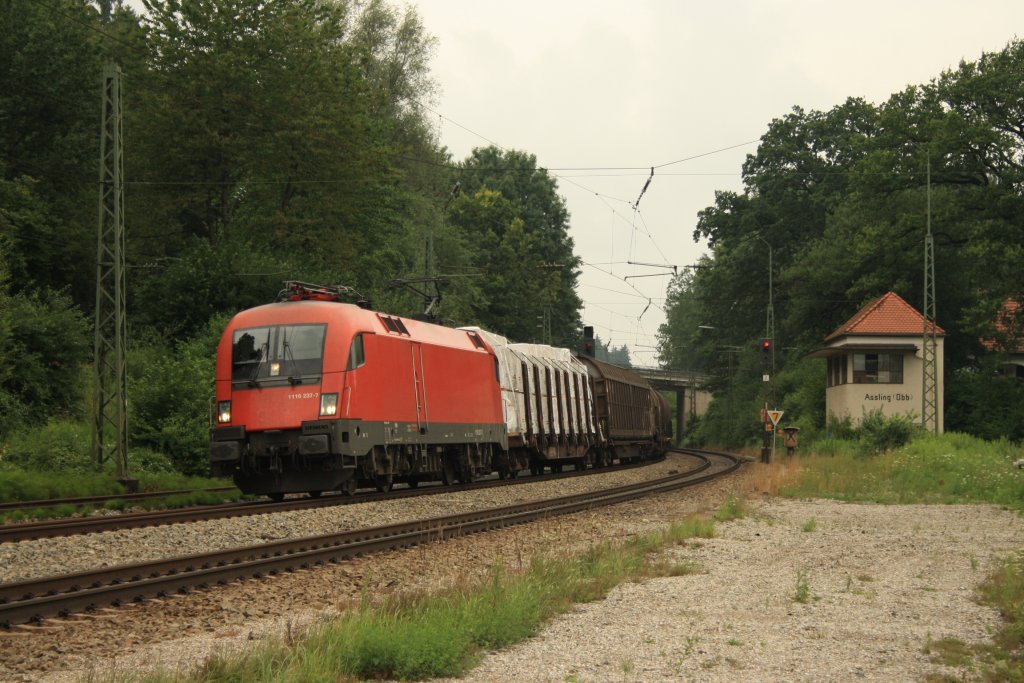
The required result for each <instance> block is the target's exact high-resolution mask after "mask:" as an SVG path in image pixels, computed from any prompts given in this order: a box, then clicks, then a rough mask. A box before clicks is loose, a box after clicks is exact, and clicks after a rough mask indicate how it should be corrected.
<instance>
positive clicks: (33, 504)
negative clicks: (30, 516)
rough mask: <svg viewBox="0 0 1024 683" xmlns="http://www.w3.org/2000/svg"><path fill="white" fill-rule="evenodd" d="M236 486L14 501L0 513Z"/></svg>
mask: <svg viewBox="0 0 1024 683" xmlns="http://www.w3.org/2000/svg"><path fill="white" fill-rule="evenodd" d="M237 490H238V489H237V488H235V487H234V486H216V487H213V488H207V489H175V490H172V491H144V492H142V493H117V494H111V495H107V496H79V497H77V498H46V499H40V500H12V501H8V502H6V503H0V512H7V511H9V510H45V509H47V508H55V507H59V506H63V505H74V506H76V507H77V506H82V507H84V506H86V505H103V504H104V503H108V502H110V501H114V500H124V501H129V502H130V501H133V500H149V499H152V498H169V497H171V496H180V495H183V494H188V493H224V492H225V491H237Z"/></svg>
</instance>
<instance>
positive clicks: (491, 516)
mask: <svg viewBox="0 0 1024 683" xmlns="http://www.w3.org/2000/svg"><path fill="white" fill-rule="evenodd" d="M683 452H685V453H689V454H691V455H696V456H697V457H699V458H701V459H702V460H703V462H702V464H701V465H700V466H698V467H695V468H692V469H690V470H688V471H686V472H681V473H676V474H673V475H670V476H667V477H662V478H660V479H656V480H652V481H647V482H642V483H639V484H630V485H626V486H619V487H615V488H611V489H603V490H599V491H594V492H589V493H583V494H577V495H574V496H570V497H563V498H555V499H548V500H541V501H533V502H529V503H523V504H519V505H512V506H506V507H501V508H494V509H490V510H481V511H476V512H470V513H460V514H455V515H446V516H441V517H434V518H430V519H422V520H416V521H412V522H408V523H402V524H394V525H389V526H381V527H372V528H366V529H360V530H356V531H349V532H343V533H336V534H327V535H322V536H315V537H309V538H302V539H290V540H285V541H279V542H274V543H269V544H261V545H256V546H247V547H242V548H234V549H230V550H222V551H217V552H212V553H205V554H198V555H189V556H182V557H176V558H170V559H165V560H159V561H155V562H146V563H139V564H132V565H122V566H118V567H109V568H104V569H100V570H96V571H87V572H79V573H75V574H68V575H62V576H54V577H47V578H42V579H35V580H28V581H21V582H14V583H9V584H0V626H2V627H4V628H10V627H12V626H14V625H17V624H23V623H39V622H41V621H42V620H43V619H46V618H49V617H56V616H68V615H71V614H73V613H76V612H83V611H92V610H97V609H103V608H108V607H117V606H121V605H124V604H128V603H133V602H142V601H145V600H147V599H149V598H153V597H158V598H159V597H162V596H168V595H173V594H177V593H187V592H189V591H191V590H193V589H195V588H209V587H212V586H215V585H218V584H226V583H229V582H231V581H234V580H237V579H242V578H249V577H254V578H260V577H264V576H271V575H275V574H278V573H281V572H291V571H295V570H299V569H307V568H312V567H316V566H322V565H325V564H328V563H336V562H341V561H344V560H347V559H351V558H354V557H359V556H362V555H368V554H372V553H379V552H385V551H389V550H395V549H398V548H405V547H410V546H415V545H420V544H424V543H430V542H434V541H438V540H442V539H446V538H451V537H454V536H461V535H467V534H474V533H481V532H484V531H488V530H492V529H499V528H503V527H507V526H512V525H516V524H524V523H527V522H530V521H534V520H536V519H540V518H544V517H551V516H557V515H564V514H569V513H573V512H578V511H581V510H586V509H590V508H595V507H599V506H603V505H614V504H617V503H621V502H625V501H628V500H632V499H635V498H640V497H643V496H648V495H654V494H657V493H664V492H667V491H672V490H675V489H679V488H682V487H686V486H692V485H695V484H698V483H702V482H705V481H708V480H710V479H713V478H716V477H719V476H722V475H724V474H727V473H729V472H732V471H734V470H735V469H737V468H738V467H739V466H740V464H741V463H742V461H741V460H740V459H739V458H737V457H735V456H731V455H728V454H720V453H710V452H698V451H692V450H684V451H683Z"/></svg>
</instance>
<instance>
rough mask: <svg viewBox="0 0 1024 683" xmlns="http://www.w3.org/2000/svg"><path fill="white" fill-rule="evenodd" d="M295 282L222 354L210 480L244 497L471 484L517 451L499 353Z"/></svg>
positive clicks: (463, 334) (464, 335)
mask: <svg viewBox="0 0 1024 683" xmlns="http://www.w3.org/2000/svg"><path fill="white" fill-rule="evenodd" d="M344 289H345V288H332V287H319V286H315V285H308V284H304V283H299V282H290V283H287V289H286V290H285V291H284V292H282V297H279V301H278V302H277V303H273V304H268V305H265V306H259V307H256V308H253V309H250V310H247V311H243V312H241V313H239V314H238V315H236V316H235V317H234V318H233V319H232V320H231V322H230V323H229V324H228V326H227V329H225V330H224V334H223V336H222V337H221V341H220V345H219V346H218V349H217V374H216V385H217V391H216V414H215V426H214V427H213V429H212V430H211V443H210V456H211V462H212V465H213V469H214V473H215V474H219V475H229V476H233V477H234V480H235V483H236V484H237V485H238V487H239V488H240V489H241V490H242V491H244V492H246V493H258V494H268V495H270V496H271V497H273V498H280V497H281V496H283V495H284V494H285V493H288V492H308V493H310V494H311V495H319V494H320V492H321V491H329V490H339V489H340V490H345V491H353V490H354V489H355V488H356V487H358V486H370V485H372V486H376V487H377V488H378V489H379V490H387V489H389V488H390V487H391V485H392V483H393V481H395V480H396V479H399V480H404V481H406V482H407V483H408V484H409V485H410V486H415V485H416V484H417V483H418V482H419V481H420V480H421V479H441V480H443V481H445V482H446V483H450V482H453V481H469V480H472V479H473V478H474V477H475V476H477V475H478V474H484V473H489V472H491V471H492V470H494V469H498V470H499V471H500V470H501V469H502V466H505V467H507V464H504V463H502V462H500V461H501V459H502V457H504V456H505V455H506V454H507V451H508V438H507V436H506V429H505V421H504V416H503V409H502V397H501V390H500V387H499V383H498V375H497V370H496V361H495V354H494V351H493V350H492V349H491V347H490V346H489V344H488V343H487V341H486V340H485V339H484V338H483V337H482V335H480V334H479V333H478V332H476V331H473V330H454V329H450V328H446V327H441V326H439V325H433V324H430V323H426V322H419V321H415V320H410V319H407V318H400V317H396V316H392V315H387V314H384V313H378V312H375V311H371V310H367V309H366V308H362V307H360V306H358V305H355V304H350V303H344V302H343V296H344V295H345V294H346V293H347V292H346V291H343V290H344Z"/></svg>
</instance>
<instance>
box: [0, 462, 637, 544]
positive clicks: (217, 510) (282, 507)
mask: <svg viewBox="0 0 1024 683" xmlns="http://www.w3.org/2000/svg"><path fill="white" fill-rule="evenodd" d="M630 467H642V465H616V466H615V468H618V469H625V468H630ZM610 469H613V468H602V469H597V470H594V469H591V470H585V471H582V472H578V471H576V472H563V473H553V474H546V475H542V476H541V477H537V476H536V475H534V476H530V477H525V478H518V477H517V478H515V479H504V480H502V479H494V480H484V481H477V482H473V483H469V484H459V485H458V486H457V487H456V488H457V490H459V491H470V490H473V489H481V488H492V487H496V486H512V485H515V484H522V483H528V482H531V481H541V480H544V481H549V480H552V479H561V478H569V477H578V476H586V475H588V474H594V473H598V472H607V471H609V470H610ZM441 488H442V487H441V485H440V484H421V485H420V486H419V487H418V488H415V489H412V488H410V489H395V490H392V491H389V492H387V493H377V492H369V491H364V492H362V493H357V494H356V495H354V496H349V495H344V494H341V493H337V494H328V495H324V496H322V497H319V498H288V499H285V500H283V501H280V502H273V501H267V500H261V501H241V502H236V503H223V504H216V505H198V506H193V507H187V508H179V509H176V510H151V511H148V512H131V513H125V514H117V515H108V516H89V517H71V518H63V519H52V520H42V521H38V522H20V523H16V524H4V525H0V543H14V542H16V541H29V540H34V539H39V538H56V537H60V536H72V535H75V534H91V533H97V532H101V531H115V530H118V529H138V528H142V527H149V526H161V525H165V524H181V523H184V522H200V521H206V520H212V519H227V518H229V517H241V516H245V515H262V514H269V513H274V512H289V511H292V510H311V509H315V508H322V507H329V506H333V505H350V504H352V503H367V502H374V501H380V500H393V499H396V498H413V497H416V496H424V495H432V494H435V493H437V492H438V490H440V489H441ZM446 490H447V489H446Z"/></svg>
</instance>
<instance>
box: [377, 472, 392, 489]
mask: <svg viewBox="0 0 1024 683" xmlns="http://www.w3.org/2000/svg"><path fill="white" fill-rule="evenodd" d="M373 485H374V486H376V487H377V490H378V491H380V492H381V493H387V492H388V491H390V490H391V487H392V486H394V480H393V479H392V478H391V475H390V474H375V475H374V476H373Z"/></svg>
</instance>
